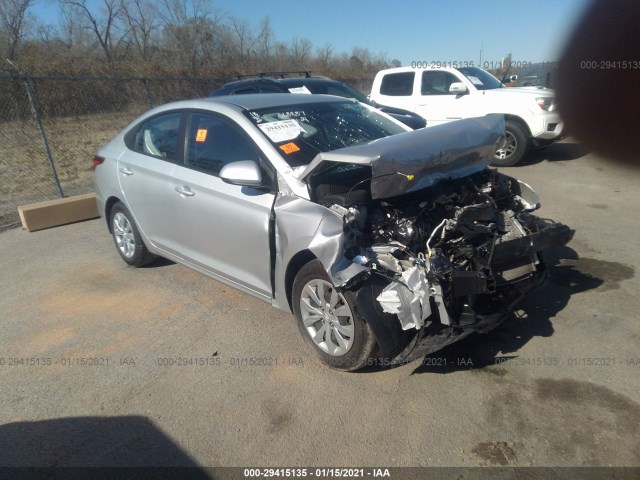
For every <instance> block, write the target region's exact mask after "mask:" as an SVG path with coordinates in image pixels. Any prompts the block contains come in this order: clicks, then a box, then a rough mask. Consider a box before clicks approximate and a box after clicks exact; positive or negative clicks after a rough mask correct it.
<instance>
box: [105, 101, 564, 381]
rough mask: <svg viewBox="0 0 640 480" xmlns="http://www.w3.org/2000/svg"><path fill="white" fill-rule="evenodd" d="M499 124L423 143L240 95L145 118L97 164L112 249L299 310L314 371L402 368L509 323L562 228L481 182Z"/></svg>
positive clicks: (515, 194)
mask: <svg viewBox="0 0 640 480" xmlns="http://www.w3.org/2000/svg"><path fill="white" fill-rule="evenodd" d="M503 138H504V120H503V118H502V117H500V116H491V115H490V116H486V117H482V118H477V119H467V120H461V121H458V122H452V123H449V124H447V125H443V126H436V127H430V128H426V129H422V130H418V131H415V132H414V131H408V129H407V128H406V127H405V126H404V125H402V124H401V123H399V122H397V121H396V120H394V119H393V118H391V117H389V116H387V115H385V114H383V113H380V112H378V111H376V110H374V109H372V108H370V107H368V106H366V105H363V104H360V103H358V102H355V101H351V100H345V99H339V98H337V97H331V96H324V95H313V96H311V95H310V96H303V95H288V94H268V95H235V96H231V97H217V98H209V99H202V100H189V101H183V102H177V103H172V104H169V105H165V106H162V107H159V108H156V109H154V110H152V111H150V112H148V113H146V114H144V115H142V116H141V117H140V118H138V119H136V120H135V121H134V122H132V123H131V124H130V125H129V126H128V127H127V128H125V129H124V130H123V131H122V132H121V133H120V134H119V135H117V136H116V137H115V138H114V139H113V140H112V141H111V142H109V143H108V144H107V145H106V146H105V147H104V148H103V149H102V150H101V151H100V152H99V153H98V155H96V157H95V159H94V167H95V178H96V191H97V197H98V208H99V211H100V213H101V215H102V216H103V218H105V219H106V221H107V226H108V228H109V231H110V233H111V234H112V235H113V239H114V242H115V245H116V247H117V251H118V252H119V254H120V256H121V257H122V259H123V260H124V261H125V262H126V263H128V264H129V265H132V266H136V267H140V266H143V265H146V264H148V263H150V262H152V261H153V260H154V259H155V258H156V257H157V256H162V257H165V258H168V259H171V260H173V261H175V262H178V263H181V264H184V265H186V266H188V267H190V268H193V269H194V270H197V271H199V272H201V273H203V274H205V275H208V276H210V277H213V278H215V279H216V280H219V281H222V282H225V283H227V284H229V285H232V286H234V287H236V288H238V289H240V290H243V291H245V292H247V293H249V294H251V295H254V296H255V297H258V298H260V299H262V300H264V301H266V302H269V303H271V304H272V305H273V306H274V307H277V308H280V309H283V310H285V311H290V312H293V313H294V314H295V315H296V317H297V319H298V325H299V328H300V331H301V333H302V336H303V338H305V339H306V340H307V342H308V343H309V345H310V346H311V348H313V349H314V350H315V352H316V353H317V354H318V356H319V357H320V359H321V360H322V361H323V362H325V363H326V364H328V365H330V366H332V367H334V368H338V369H342V370H357V369H359V368H362V367H364V366H366V365H371V364H374V363H375V364H378V363H383V364H400V363H403V362H408V361H411V360H413V359H415V358H418V357H420V356H423V355H425V354H428V353H431V352H433V351H436V350H438V349H440V348H442V347H444V346H446V345H448V344H450V343H452V342H455V341H457V340H460V339H462V338H465V337H466V336H468V335H470V334H471V333H473V332H485V331H488V330H490V329H491V328H493V327H495V326H496V325H498V324H499V323H500V322H501V321H503V320H504V319H505V318H506V317H507V316H508V314H509V312H510V311H511V309H512V308H513V306H514V305H515V303H517V302H518V301H519V300H521V299H522V298H523V297H524V295H526V293H527V292H529V291H530V290H531V289H532V288H534V287H535V286H537V285H538V284H539V282H540V280H541V278H542V276H543V272H544V264H543V263H542V261H541V259H540V252H541V251H542V250H544V249H546V248H549V247H552V246H554V245H562V244H564V243H566V242H568V241H569V240H570V239H571V237H572V234H573V232H572V230H570V229H569V228H568V227H566V226H564V225H560V224H555V223H553V222H550V221H546V220H541V219H539V218H537V217H535V216H534V215H532V214H531V212H532V211H533V210H535V209H536V208H538V207H539V200H538V198H537V195H536V194H535V192H534V191H533V190H532V189H531V188H530V187H529V186H528V185H526V184H524V183H522V182H519V181H518V180H516V179H514V178H511V177H508V176H506V175H502V174H499V173H497V172H496V171H495V170H492V169H489V168H488V164H489V162H490V160H491V158H492V154H493V152H494V151H495V149H496V145H498V144H499V143H500V142H501V141H503Z"/></svg>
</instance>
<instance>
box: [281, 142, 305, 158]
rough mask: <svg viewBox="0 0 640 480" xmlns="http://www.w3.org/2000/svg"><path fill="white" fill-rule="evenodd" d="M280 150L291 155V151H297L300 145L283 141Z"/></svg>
mask: <svg viewBox="0 0 640 480" xmlns="http://www.w3.org/2000/svg"><path fill="white" fill-rule="evenodd" d="M280 150H282V151H283V152H284V153H286V154H287V155H291V154H292V153H295V152H299V151H300V147H299V146H297V145H296V144H295V143H293V142H289V143H285V144H284V145H280Z"/></svg>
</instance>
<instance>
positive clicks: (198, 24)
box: [158, 0, 222, 72]
mask: <svg viewBox="0 0 640 480" xmlns="http://www.w3.org/2000/svg"><path fill="white" fill-rule="evenodd" d="M159 3H160V8H159V9H158V11H159V15H160V18H161V19H162V22H163V23H164V31H163V33H164V37H165V41H166V42H167V46H168V47H169V49H170V50H172V58H177V59H178V61H179V63H180V65H181V66H183V67H185V66H186V67H188V68H189V69H190V70H191V71H193V72H195V71H197V70H198V67H199V66H200V65H201V64H202V63H203V61H204V59H207V60H209V61H212V59H213V57H214V56H215V55H214V47H215V46H216V45H215V43H216V42H217V40H218V39H219V38H220V37H219V35H218V34H219V32H217V31H216V30H217V29H218V27H219V26H220V23H221V21H222V15H221V13H220V12H219V11H216V10H214V9H212V8H211V5H210V2H208V1H206V0H161V1H160V2H159Z"/></svg>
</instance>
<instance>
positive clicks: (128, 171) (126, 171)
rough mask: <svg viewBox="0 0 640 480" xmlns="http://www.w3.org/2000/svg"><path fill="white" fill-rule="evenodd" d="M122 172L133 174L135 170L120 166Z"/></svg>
mask: <svg viewBox="0 0 640 480" xmlns="http://www.w3.org/2000/svg"><path fill="white" fill-rule="evenodd" d="M120 173H122V174H124V175H127V176H129V175H133V170H129V169H128V168H127V167H120Z"/></svg>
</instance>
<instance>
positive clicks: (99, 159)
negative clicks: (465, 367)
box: [91, 155, 104, 170]
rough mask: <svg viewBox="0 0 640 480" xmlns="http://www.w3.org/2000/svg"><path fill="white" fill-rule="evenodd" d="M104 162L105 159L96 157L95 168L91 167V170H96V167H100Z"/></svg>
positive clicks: (94, 159)
mask: <svg viewBox="0 0 640 480" xmlns="http://www.w3.org/2000/svg"><path fill="white" fill-rule="evenodd" d="M102 162H104V157H100V156H98V155H96V156H95V157H93V167H91V169H92V170H95V169H96V167H97V166H98V165H100V164H101V163H102Z"/></svg>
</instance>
